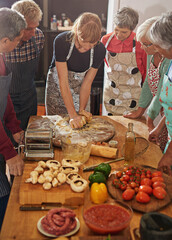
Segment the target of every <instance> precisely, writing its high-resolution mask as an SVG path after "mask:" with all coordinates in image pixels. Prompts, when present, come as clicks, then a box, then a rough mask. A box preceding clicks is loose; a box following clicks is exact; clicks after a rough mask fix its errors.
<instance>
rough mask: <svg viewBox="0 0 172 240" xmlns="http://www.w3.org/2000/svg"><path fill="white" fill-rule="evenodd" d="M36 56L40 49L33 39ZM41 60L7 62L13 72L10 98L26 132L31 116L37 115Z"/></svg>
mask: <svg viewBox="0 0 172 240" xmlns="http://www.w3.org/2000/svg"><path fill="white" fill-rule="evenodd" d="M32 42H33V44H34V47H35V50H36V55H37V56H38V48H37V45H36V42H35V39H34V38H32ZM38 60H39V58H38V57H36V58H35V59H32V60H30V61H27V62H15V63H11V62H7V66H8V68H9V69H10V71H11V72H12V81H11V86H10V91H9V92H10V96H11V99H12V102H13V105H14V110H15V112H16V116H17V119H18V120H20V121H21V124H20V127H21V128H22V129H23V130H25V129H26V128H27V124H28V121H29V118H30V116H32V115H36V114H37V93H36V87H35V82H34V77H35V71H36V68H37V66H38Z"/></svg>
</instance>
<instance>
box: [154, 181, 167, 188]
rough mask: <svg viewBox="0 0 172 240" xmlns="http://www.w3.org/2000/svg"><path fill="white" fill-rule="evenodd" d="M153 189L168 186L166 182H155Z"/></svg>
mask: <svg viewBox="0 0 172 240" xmlns="http://www.w3.org/2000/svg"><path fill="white" fill-rule="evenodd" d="M152 187H153V188H156V187H163V188H165V187H166V185H165V183H164V182H154V183H153V185H152Z"/></svg>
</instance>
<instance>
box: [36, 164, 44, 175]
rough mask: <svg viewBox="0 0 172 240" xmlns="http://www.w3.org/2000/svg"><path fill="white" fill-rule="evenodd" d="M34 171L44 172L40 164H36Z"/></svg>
mask: <svg viewBox="0 0 172 240" xmlns="http://www.w3.org/2000/svg"><path fill="white" fill-rule="evenodd" d="M34 171H36V172H38V173H39V174H40V173H43V172H44V169H43V168H42V167H41V166H37V167H36V168H35V169H34Z"/></svg>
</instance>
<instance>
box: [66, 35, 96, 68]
mask: <svg viewBox="0 0 172 240" xmlns="http://www.w3.org/2000/svg"><path fill="white" fill-rule="evenodd" d="M74 45H75V39H73V41H72V43H71V45H70V49H69V53H68V55H67V57H66V61H68V60H69V58H70V57H71V55H72V51H73V48H74ZM93 58H94V48H91V50H90V64H89V69H90V68H91V66H92V64H93Z"/></svg>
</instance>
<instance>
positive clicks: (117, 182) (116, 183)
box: [112, 178, 121, 188]
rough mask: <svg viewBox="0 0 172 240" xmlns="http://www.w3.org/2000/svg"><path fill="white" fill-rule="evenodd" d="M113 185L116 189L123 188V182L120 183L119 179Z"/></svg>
mask: <svg viewBox="0 0 172 240" xmlns="http://www.w3.org/2000/svg"><path fill="white" fill-rule="evenodd" d="M112 183H113V185H114V186H115V187H116V188H120V186H121V182H120V181H119V179H116V178H115V179H114V180H113V182H112Z"/></svg>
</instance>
